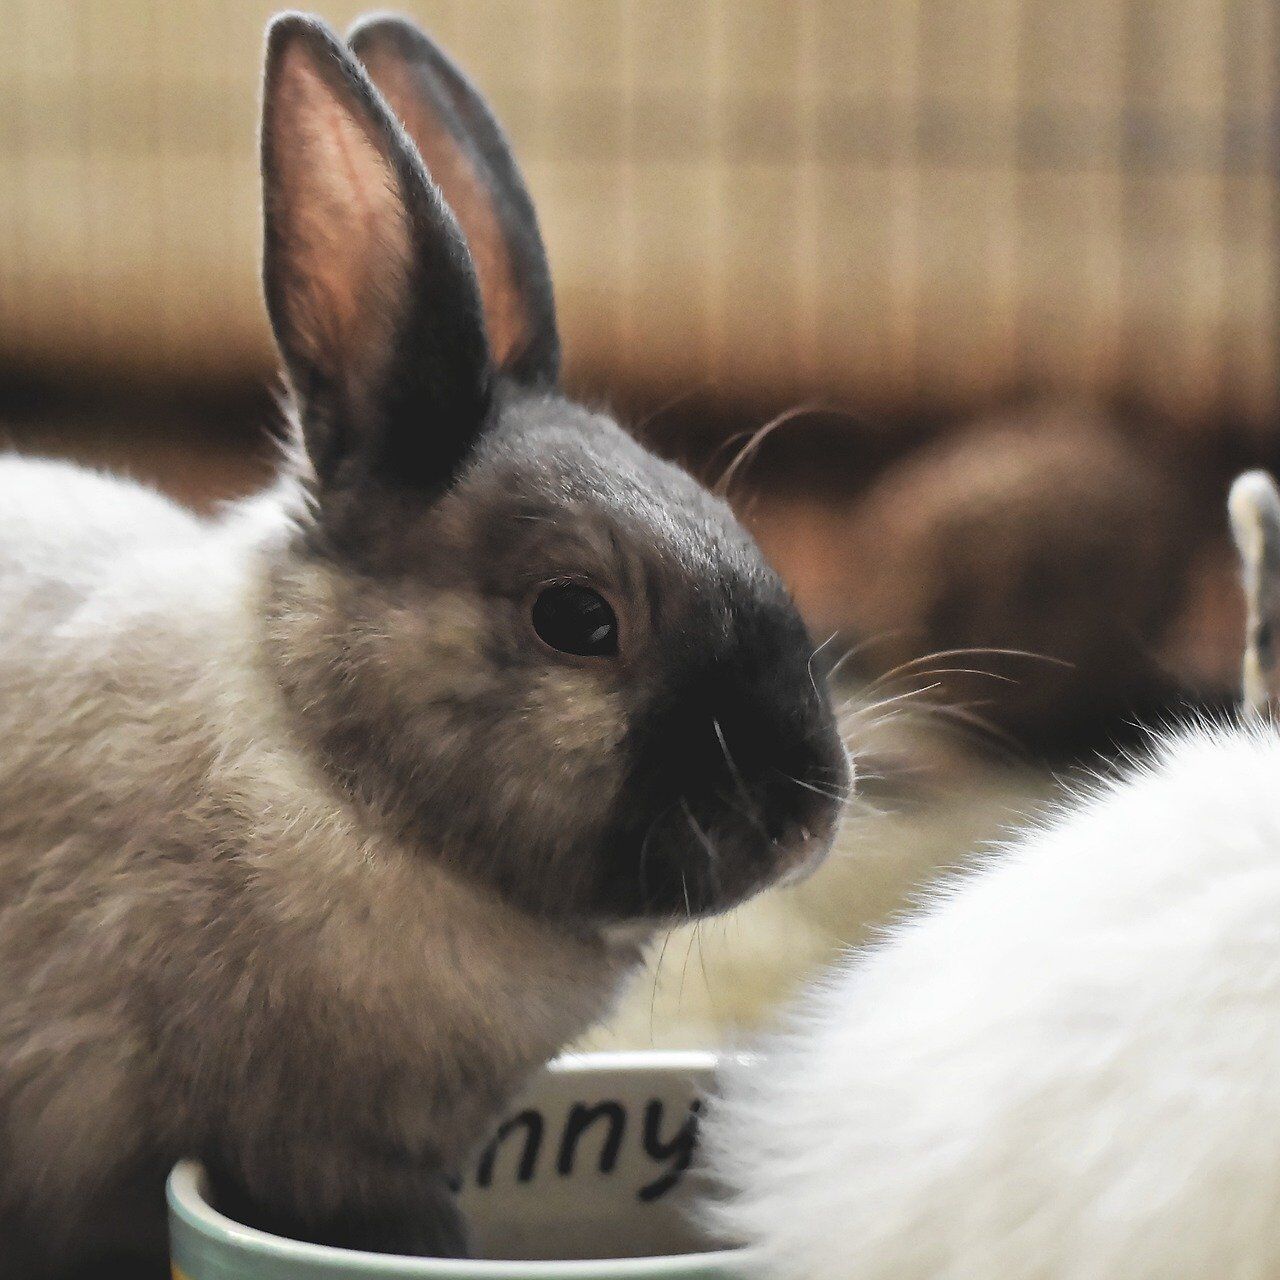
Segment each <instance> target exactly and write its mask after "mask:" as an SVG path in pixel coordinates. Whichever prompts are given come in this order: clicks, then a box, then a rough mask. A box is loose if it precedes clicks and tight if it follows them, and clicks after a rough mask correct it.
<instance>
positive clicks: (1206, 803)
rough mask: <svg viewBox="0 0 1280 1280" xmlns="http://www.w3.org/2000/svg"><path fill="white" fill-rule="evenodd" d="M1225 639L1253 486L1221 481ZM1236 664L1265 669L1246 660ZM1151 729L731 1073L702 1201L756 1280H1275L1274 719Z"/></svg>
mask: <svg viewBox="0 0 1280 1280" xmlns="http://www.w3.org/2000/svg"><path fill="white" fill-rule="evenodd" d="M1231 510H1232V514H1233V517H1234V520H1235V524H1236V532H1237V539H1238V541H1239V543H1240V545H1241V547H1242V550H1243V551H1244V552H1245V561H1246V565H1245V567H1246V572H1245V580H1246V587H1247V589H1248V594H1249V597H1250V612H1251V615H1252V616H1253V618H1254V626H1253V627H1252V628H1251V635H1252V637H1253V639H1252V640H1251V645H1250V647H1251V650H1256V647H1257V641H1258V637H1259V628H1260V627H1261V628H1262V635H1263V637H1264V638H1265V636H1266V631H1267V629H1268V628H1270V627H1272V626H1273V625H1274V624H1275V623H1276V622H1277V621H1280V619H1277V618H1276V616H1275V613H1276V607H1277V602H1278V600H1280V555H1278V554H1277V553H1280V498H1278V497H1277V494H1276V490H1275V487H1274V484H1273V483H1272V482H1271V481H1270V480H1269V479H1268V478H1266V477H1264V476H1260V475H1257V474H1255V475H1251V476H1247V477H1244V478H1243V479H1241V480H1240V481H1238V482H1237V484H1236V486H1235V488H1234V491H1233V495H1232V500H1231ZM1246 670H1252V671H1264V672H1265V671H1272V672H1273V668H1272V666H1271V665H1270V663H1269V662H1268V660H1267V656H1266V655H1263V656H1261V657H1260V656H1259V655H1258V653H1257V652H1256V651H1251V652H1250V654H1249V656H1248V658H1247V660H1246ZM1263 701H1264V699H1263V698H1262V697H1260V696H1258V695H1257V694H1256V693H1251V695H1250V703H1251V706H1250V707H1249V708H1247V709H1246V711H1245V713H1244V714H1242V715H1241V716H1239V717H1236V718H1234V719H1232V720H1230V721H1229V722H1227V723H1218V724H1214V723H1209V722H1208V721H1207V720H1205V719H1203V718H1201V719H1199V720H1198V721H1195V720H1193V722H1192V723H1190V724H1188V725H1186V726H1184V727H1181V728H1177V729H1168V730H1165V731H1162V732H1159V733H1155V734H1154V735H1153V736H1152V739H1151V742H1150V744H1149V745H1150V750H1149V758H1147V759H1146V760H1145V761H1143V762H1138V761H1135V762H1134V763H1132V765H1131V767H1129V768H1128V769H1127V770H1126V771H1125V772H1124V773H1123V774H1122V775H1121V776H1117V777H1114V778H1112V779H1110V780H1101V781H1098V782H1096V783H1094V784H1093V785H1091V786H1088V787H1086V788H1084V789H1083V790H1082V791H1081V793H1080V794H1078V795H1076V796H1075V797H1074V798H1071V799H1069V800H1067V801H1066V802H1065V803H1063V804H1062V806H1061V807H1060V808H1059V809H1058V811H1057V812H1055V813H1052V814H1050V815H1049V816H1047V817H1045V818H1044V819H1043V820H1042V821H1040V822H1039V823H1038V824H1037V825H1035V826H1033V827H1032V828H1031V829H1029V830H1027V831H1026V832H1024V833H1023V834H1021V835H1019V836H1017V837H1015V838H1013V839H1012V840H1011V842H1010V843H1009V844H1008V845H1007V846H1006V847H1005V848H1004V849H1002V850H1000V851H998V852H996V853H995V854H993V855H992V856H991V857H990V859H989V860H988V861H987V862H986V864H985V865H984V866H982V867H980V868H979V869H976V870H975V871H973V872H972V873H970V874H967V875H964V876H962V877H961V878H959V879H958V880H957V881H956V882H954V883H952V884H949V885H946V886H944V887H943V888H941V889H939V890H938V891H937V892H936V893H935V894H934V895H933V901H932V903H931V904H930V905H928V906H927V907H925V908H924V909H923V910H921V912H920V913H919V914H918V915H916V916H915V917H914V918H910V919H907V920H906V921H904V922H903V923H901V924H900V925H899V926H898V927H896V928H895V929H893V930H892V931H891V932H890V933H889V936H887V937H886V938H885V939H884V940H883V942H882V943H881V944H880V945H878V946H875V947H872V948H870V949H869V950H867V951H866V952H865V953H864V954H860V955H851V956H848V957H847V958H845V959H844V960H843V962H841V963H839V964H838V965H837V966H836V968H835V969H834V971H833V972H831V973H830V974H828V975H827V976H826V977H824V978H822V979H820V980H819V982H818V984H817V985H816V987H815V988H814V989H813V990H812V991H811V992H810V993H809V994H808V995H806V996H804V997H803V998H802V999H801V1000H800V1002H799V1004H798V1006H797V1007H796V1008H794V1009H793V1010H792V1012H791V1013H790V1015H789V1020H788V1022H787V1024H786V1026H785V1028H783V1029H782V1030H779V1031H778V1032H777V1033H776V1034H775V1036H774V1037H773V1038H772V1039H768V1040H766V1042H765V1044H764V1046H763V1047H762V1050H761V1052H762V1055H763V1056H762V1057H761V1058H760V1059H759V1060H757V1061H754V1062H750V1061H748V1062H744V1063H743V1064H741V1065H738V1066H734V1067H732V1068H731V1069H730V1070H729V1071H728V1072H727V1073H726V1078H725V1080H724V1082H723V1084H722V1087H721V1091H720V1097H719V1100H718V1102H717V1104H716V1106H715V1107H714V1108H713V1112H712V1115H711V1117H710V1119H709V1121H708V1124H707V1129H706V1133H705V1137H704V1155H705V1160H706V1168H707V1171H708V1172H709V1174H710V1175H712V1176H713V1178H714V1179H715V1181H716V1183H717V1192H716V1194H715V1195H714V1196H712V1197H711V1200H710V1203H709V1205H708V1206H707V1216H708V1220H709V1221H710V1222H712V1223H714V1224H715V1226H716V1227H717V1229H719V1230H721V1231H723V1232H725V1233H726V1234H727V1236H728V1238H730V1239H732V1240H735V1241H739V1242H744V1243H746V1244H748V1245H749V1246H750V1247H749V1249H748V1250H747V1253H746V1261H745V1262H744V1274H749V1275H755V1276H767V1277H771V1278H773V1280H799V1278H800V1277H805V1278H806V1280H814V1278H815V1277H822V1278H823V1280H873V1278H875V1280H878V1278H881V1277H885V1278H888V1277H892V1278H893V1280H915V1278H917V1277H920V1278H923V1277H926V1276H927V1277H931V1278H935V1280H936V1278H945V1280H970V1278H973V1280H977V1278H978V1277H983V1278H984V1280H989V1278H990V1277H994V1276H998V1277H1000V1278H1001V1280H1032V1277H1035V1278H1037V1280H1043V1278H1046V1277H1053V1278H1054V1280H1156V1278H1157V1277H1158V1278H1159V1280H1183V1278H1185V1280H1190V1278H1191V1277H1196V1278H1197V1280H1203V1277H1206V1276H1214V1277H1217V1278H1219V1280H1234V1278H1239V1280H1244V1277H1250V1278H1255V1277H1262V1276H1274V1275H1280V1215H1278V1214H1277V1212H1276V1209H1277V1205H1280V1104H1278V1103H1277V1096H1278V1095H1277V1088H1276V1082H1277V1080H1280V731H1278V730H1277V727H1276V726H1275V724H1274V723H1272V721H1271V720H1270V719H1269V718H1268V717H1267V716H1266V715H1265V714H1260V713H1259V708H1260V707H1261V704H1262V702H1263Z"/></svg>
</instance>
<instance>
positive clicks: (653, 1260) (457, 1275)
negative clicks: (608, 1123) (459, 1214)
mask: <svg viewBox="0 0 1280 1280" xmlns="http://www.w3.org/2000/svg"><path fill="white" fill-rule="evenodd" d="M723 1057H724V1055H722V1054H717V1053H715V1052H712V1051H710V1050H701V1049H670V1050H668V1049H660V1050H645V1049H641V1050H632V1051H621V1052H619V1051H613V1052H603V1053H569V1054H562V1055H561V1056H560V1057H558V1058H555V1059H553V1060H552V1061H551V1062H549V1063H548V1064H547V1066H546V1068H545V1069H546V1070H547V1071H548V1072H550V1073H551V1074H553V1075H578V1074H585V1073H587V1072H591V1073H592V1074H601V1073H604V1074H632V1073H635V1072H638V1071H659V1072H665V1073H670V1074H681V1075H687V1074H690V1073H692V1072H701V1071H705V1072H711V1071H714V1070H715V1068H716V1065H717V1063H718V1062H719V1061H720V1060H721V1059H722V1058H723ZM204 1187H205V1172H204V1168H203V1166H202V1165H201V1164H200V1162H199V1161H198V1160H180V1161H179V1162H178V1163H177V1164H176V1165H175V1166H174V1167H173V1171H172V1172H171V1173H170V1174H169V1178H168V1182H167V1183H166V1186H165V1196H166V1199H167V1200H168V1205H169V1211H170V1212H171V1213H172V1214H174V1215H175V1216H176V1217H178V1218H179V1219H181V1220H182V1222H183V1223H184V1224H185V1225H186V1226H187V1227H188V1228H190V1229H191V1230H192V1231H194V1232H196V1233H197V1234H198V1235H200V1236H202V1237H204V1238H205V1239H206V1240H208V1241H210V1242H212V1243H216V1244H222V1245H231V1246H233V1247H240V1248H244V1249H246V1250H248V1251H249V1252H250V1253H252V1254H255V1255H257V1256H258V1257H267V1258H270V1259H271V1260H272V1261H276V1262H281V1263H288V1262H292V1263H301V1264H310V1265H311V1266H313V1267H315V1268H316V1269H317V1270H318V1271H323V1269H324V1268H326V1267H327V1268H329V1269H332V1270H333V1272H334V1273H335V1275H336V1274H339V1273H341V1271H342V1268H347V1269H348V1272H349V1271H350V1270H353V1269H359V1270H364V1269H368V1270H369V1271H370V1273H371V1274H374V1273H378V1274H382V1275H387V1276H406V1277H416V1278H417V1280H461V1277H463V1276H466V1277H467V1278H468V1280H570V1278H576V1280H658V1278H659V1277H668V1276H671V1275H672V1274H679V1275H680V1276H681V1277H682V1278H684V1277H697V1276H705V1277H707V1280H712V1278H713V1277H722V1276H724V1275H725V1274H726V1273H727V1269H728V1268H730V1267H731V1266H732V1265H733V1264H734V1263H736V1262H741V1261H743V1259H744V1253H745V1251H744V1250H742V1249H737V1248H728V1249H707V1250H703V1251H701V1252H698V1253H670V1254H655V1255H650V1256H648V1257H642V1258H573V1259H565V1260H563V1261H557V1260H555V1259H538V1260H530V1261H522V1260H520V1259H518V1258H512V1259H507V1258H502V1259H498V1258H492V1259H491V1258H476V1259H471V1258H413V1257H408V1256H405V1255H401V1254H392V1253H371V1252H368V1251H366V1250H359V1249H339V1248H335V1247H334V1246H332V1245H322V1244H309V1243H307V1242H305V1241H302V1240H290V1239H288V1238H287V1237H285V1236H277V1235H272V1234H271V1233H270V1232H267V1231H259V1230H258V1229H257V1228H256V1227H247V1226H245V1225H244V1224H243V1223H240V1222H236V1221H235V1220H234V1219H233V1218H228V1217H227V1216H226V1215H225V1214H222V1213H219V1212H218V1210H217V1209H215V1208H214V1207H213V1206H212V1205H211V1204H210V1203H209V1202H208V1200H207V1199H206V1198H205V1195H204Z"/></svg>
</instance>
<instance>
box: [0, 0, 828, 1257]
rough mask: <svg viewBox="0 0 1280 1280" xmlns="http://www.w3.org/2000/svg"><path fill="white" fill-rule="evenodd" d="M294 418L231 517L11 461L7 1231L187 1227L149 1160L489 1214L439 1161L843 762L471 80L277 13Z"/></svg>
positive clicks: (729, 882) (367, 1236) (360, 1197)
mask: <svg viewBox="0 0 1280 1280" xmlns="http://www.w3.org/2000/svg"><path fill="white" fill-rule="evenodd" d="M261 136H262V171H263V180H264V220H265V248H264V257H263V280H264V291H265V296H266V302H267V309H268V314H269V317H270V320H271V324H272V328H273V331H274V335H275V339H276V343H277V345H278V347H279V351H280V355H281V358H282V362H283V368H284V372H285V377H286V381H287V385H288V387H289V408H288V415H287V416H288V418H289V422H290V426H291V440H292V444H291V446H290V447H289V448H288V449H287V450H286V454H285V457H284V458H283V460H282V463H281V471H280V474H279V476H278V478H277V479H276V480H275V481H274V482H273V483H272V484H271V486H270V487H269V488H268V489H267V491H265V492H263V493H260V494H257V495H255V496H253V497H251V498H249V499H247V500H245V501H243V502H241V503H239V504H236V505H233V506H231V507H230V508H228V509H227V510H225V511H224V512H222V513H220V514H218V515H217V516H216V517H214V518H212V519H201V518H197V517H196V516H195V515H192V514H188V513H186V512H185V511H183V510H180V509H179V508H177V507H176V506H174V505H171V504H170V503H169V502H168V501H166V500H165V499H163V498H162V497H160V496H158V495H157V494H155V493H152V492H149V491H147V490H146V489H144V488H141V487H139V486H137V485H135V484H132V483H129V482H126V481H123V480H119V479H114V478H111V477H108V476H104V475H98V474H91V473H89V472H87V471H83V470H78V469H76V468H75V467H72V466H69V465H66V464H55V463H50V462H43V461H38V460H29V459H22V458H18V457H6V458H5V459H4V460H3V462H0V637H2V640H0V733H2V734H3V740H4V743H5V749H4V751H3V753H0V1240H3V1242H4V1243H3V1246H2V1247H0V1277H4V1278H5V1280H11V1278H16V1277H22V1280H41V1278H43V1277H51V1276H65V1275H71V1274H75V1273H77V1272H81V1271H86V1270H88V1271H92V1272H93V1273H94V1274H100V1272H98V1271H97V1270H95V1268H97V1267H99V1266H105V1265H107V1261H106V1260H110V1259H127V1260H128V1261H129V1264H130V1265H131V1266H136V1267H138V1268H140V1269H138V1270H133V1271H130V1272H129V1274H131V1275H142V1274H149V1272H147V1271H146V1270H145V1268H147V1267H152V1268H154V1270H155V1272H156V1274H161V1273H162V1271H163V1257H164V1220H163V1196H162V1188H163V1179H164V1176H165V1174H166V1172H167V1170H168V1169H169V1167H170V1166H171V1165H172V1164H173V1162H174V1161H175V1160H177V1159H178V1158H180V1157H196V1158H199V1159H200V1160H202V1161H203V1162H204V1163H205V1166H206V1168H207V1169H208V1171H209V1173H210V1177H211V1180H212V1187H213V1191H214V1194H215V1196H216V1197H217V1201H218V1203H219V1204H220V1205H221V1206H222V1207H223V1208H225V1209H226V1210H227V1211H228V1212H230V1213H231V1214H232V1216H234V1217H237V1218H239V1219H240V1220H242V1221H244V1222H246V1223H248V1224H250V1225H252V1226H257V1227H260V1228H265V1229H267V1230H271V1231H275V1232H279V1233H284V1234H287V1235H290V1236H294V1237H297V1238H300V1239H304V1240H308V1241H315V1242H320V1243H322V1244H330V1245H340V1246H347V1247H355V1248H362V1249H372V1250H380V1251H386V1252H393V1253H402V1254H443V1255H453V1254H461V1253H463V1252H465V1250H466V1248H467V1243H466V1232H465V1225H464V1224H463V1223H462V1222H461V1220H460V1218H459V1215H458V1211H457V1209H456V1207H455V1205H454V1202H453V1196H452V1193H451V1191H450V1185H451V1183H452V1182H453V1181H454V1179H455V1177H456V1175H457V1173H458V1172H459V1170H460V1168H461V1167H462V1165H463V1164H464V1163H465V1161H466V1160H467V1158H468V1155H469V1153H470V1152H471V1151H472V1150H473V1149H474V1147H475V1146H476V1144H477V1142H478V1141H479V1140H482V1139H483V1138H484V1137H485V1136H486V1128H487V1126H489V1125H490V1124H491V1123H492V1122H493V1120H494V1118H495V1113H497V1112H498V1111H499V1109H500V1108H501V1107H502V1105H503V1104H504V1102H505V1101H506V1100H508V1099H509V1097H510V1096H511V1094H512V1093H513V1091H514V1090H516V1089H518V1088H519V1087H520V1086H521V1085H522V1084H523V1082H524V1081H525V1080H526V1079H527V1078H528V1077H529V1076H530V1074H531V1073H532V1072H533V1071H535V1070H536V1069H537V1068H538V1067H539V1066H540V1065H541V1064H543V1063H544V1062H545V1061H546V1060H547V1059H548V1058H549V1057H550V1056H551V1055H553V1054H554V1053H555V1052H556V1051H557V1050H558V1049H559V1048H560V1047H561V1046H562V1045H564V1044H565V1043H566V1042H568V1041H569V1040H571V1039H572V1038H574V1037H575V1036H577V1035H578V1034H579V1033H581V1032H582V1031H583V1030H584V1029H585V1028H587V1027H588V1026H589V1025H590V1024H591V1023H593V1022H594V1021H595V1020H597V1019H599V1018H601V1017H602V1016H604V1015H605V1014H606V1012H607V1011H608V1010H609V1008H610V1007H611V1004H612V1002H613V1001H614V999H615V996H616V994H617V993H618V990H619V988H620V985H621V984H622V983H624V982H625V980H626V979H627V977H628V976H629V975H630V974H632V973H633V972H634V971H635V969H636V967H637V965H638V964H639V963H640V960H641V956H642V949H643V945H644V943H645V941H646V939H647V938H649V937H650V936H651V935H652V934H653V933H654V932H655V931H657V930H658V929H660V928H665V927H666V926H668V925H669V924H670V923H671V922H672V921H673V920H678V919H684V918H685V917H687V916H693V915H703V914H709V913H715V912H719V911H723V910H725V909H727V908H728V907H730V906H732V905H733V904H735V903H737V902H739V901H741V900H742V899H744V898H746V897H747V896H749V895H751V894H753V893H755V892H756V891H758V890H760V889H762V888H764V887H765V886H766V885H768V884H769V883H771V882H772V881H774V880H777V879H778V878H780V877H782V876H785V875H796V874H799V873H800V872H801V871H803V869H804V868H806V867H809V866H812V865H814V864H815V863H816V861H818V860H819V859H820V858H821V857H822V855H823V854H824V853H825V851H826V850H827V848H828V847H829V845H830V844H831V841H832V839H833V836H834V834H835V832H836V828H837V825H838V823H839V820H840V815H841V811H842V805H841V797H842V796H843V795H844V794H845V792H846V791H847V789H848V788H849V787H850V786H851V785H852V764H851V762H850V760H849V759H848V756H847V753H846V749H845V747H844V745H843V743H842V742H841V740H840V737H839V735H838V733H837V729H836V721H835V718H834V716H833V713H832V708H831V705H830V700H829V697H828V695H827V692H826V690H825V688H824V686H823V683H822V681H821V679H820V678H819V674H818V673H817V672H816V671H815V670H814V668H813V662H812V659H813V646H812V643H811V641H810V638H809V635H808V633H807V631H806V628H805V625H804V623H803V622H802V620H801V618H800V616H799V614H798V613H797V611H796V608H795V606H794V605H793V603H792V601H791V599H790V597H789V595H788V593H787V591H786V589H785V588H784V586H783V584H782V582H781V580H780V579H779V578H778V576H777V575H776V573H775V572H774V571H773V570H772V569H771V568H769V567H768V566H767V565H766V563H765V561H764V559H763V557H762V555H761V554H760V552H759V551H758V549H757V548H756V546H755V544H754V543H753V542H752V541H751V540H750V539H749V537H748V536H747V534H746V533H745V532H744V530H743V529H742V528H741V526H740V525H739V524H738V523H737V521H736V520H735V518H734V516H733V514H732V513H731V511H730V510H729V508H728V507H727V506H726V505H725V504H724V503H723V502H721V501H720V500H719V499H718V498H715V497H713V496H712V495H711V494H710V493H709V492H708V491H706V490H705V489H703V488H702V487H701V486H700V485H699V484H697V483H696V482H695V481H694V480H693V479H692V478H691V477H690V476H689V475H688V474H686V473H685V472H684V471H682V470H679V469H677V468H676V467H675V466H674V465H672V464H670V463H668V462H664V461H662V460H659V459H658V458H657V457H655V456H653V455H652V454H650V453H648V452H646V451H645V450H644V449H642V448H641V447H640V446H639V445H638V444H637V443H636V442H635V441H634V440H633V439H632V438H631V437H630V436H629V435H627V434H626V433H624V431H623V430H622V429H621V428H620V427H619V426H618V425H617V423H616V422H614V421H613V420H612V419H611V418H609V417H608V416H607V415H606V414H605V413H603V412H600V411H595V410H592V409H588V408H586V407H583V406H581V405H578V404H575V403H572V402H571V401H570V400H568V399H566V398H565V396H564V395H563V394H562V393H561V392H560V391H559V389H558V387H559V366H560V344H559V340H558V337H557V331H556V324H555V315H554V304H553V295H552V287H551V282H550V277H549V274H548V267H547V259H546V255H545V252H544V249H543V245H542V241H541V238H540V235H539V231H538V225H537V221H536V218H535V215H534V211H533V208H532V205H531V203H530V199H529V195H528V192H527V190H526V188H525V185H524V182H523V180H522V178H521V176H520V173H519V170H518V169H517V167H516V164H515V161H514V160H513V158H512V156H511V153H510V151H509V149H508V146H507V144H506V142H505V140H504V137H503V134H502V133H501V131H500V129H499V127H498V125H497V124H496V122H495V121H494V119H493V117H492V115H491V114H490V112H489V109H488V107H487V106H486V104H485V103H484V101H483V100H482V98H481V97H480V96H479V94H478V93H477V91H476V90H475V89H474V88H473V87H472V86H471V85H470V84H469V82H468V81H467V80H466V79H465V78H464V77H463V75H462V73H461V72H459V71H458V70H457V69H456V68H455V67H454V65H453V64H452V63H451V62H450V61H449V60H448V59H447V58H446V56H445V55H444V54H443V53H442V52H441V51H440V50H439V49H438V48H437V47H436V46H435V45H434V44H433V43H432V42H431V41H430V40H429V38H428V37H426V36H425V35H424V34H423V33H422V32H421V31H419V30H418V29H417V28H416V27H414V26H413V25H411V24H410V23H409V22H408V21H406V20H403V19H398V18H392V17H378V18H371V19H367V20H365V21H364V22H362V23H361V24H359V25H358V26H357V27H356V28H355V29H354V30H353V32H352V33H351V34H350V35H349V37H348V39H347V41H346V42H344V41H343V40H342V39H340V38H339V37H338V36H336V35H335V34H334V33H333V32H332V31H331V30H330V29H329V28H328V27H327V26H325V25H324V24H323V23H322V22H321V21H319V20H317V19H315V18H311V17H307V16H304V15H298V14H286V15H283V16H281V17H279V18H277V19H276V20H275V21H274V23H273V24H272V25H271V26H270V28H269V33H268V37H267V49H266V66H265V78H264V90H263V114H262V135H261Z"/></svg>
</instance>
